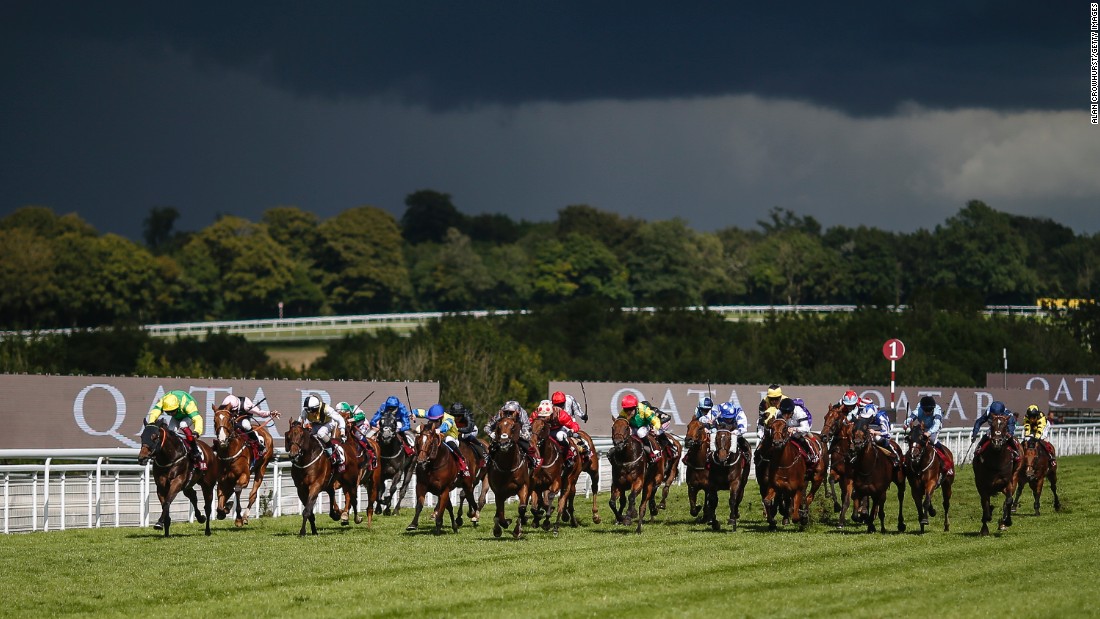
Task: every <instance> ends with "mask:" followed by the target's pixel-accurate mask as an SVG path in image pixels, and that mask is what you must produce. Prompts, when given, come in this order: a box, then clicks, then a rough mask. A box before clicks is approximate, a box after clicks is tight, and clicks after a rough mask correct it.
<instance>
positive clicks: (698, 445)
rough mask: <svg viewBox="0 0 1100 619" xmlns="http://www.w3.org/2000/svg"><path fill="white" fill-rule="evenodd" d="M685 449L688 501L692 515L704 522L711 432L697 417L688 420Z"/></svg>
mask: <svg viewBox="0 0 1100 619" xmlns="http://www.w3.org/2000/svg"><path fill="white" fill-rule="evenodd" d="M684 449H686V450H687V457H685V458H684V460H685V462H684V465H685V467H686V469H687V474H686V475H685V477H686V481H687V487H688V503H689V504H690V505H691V515H692V516H693V517H696V518H698V521H699V522H703V518H702V516H700V512H701V511H702V510H703V505H704V503H705V502H706V490H707V486H708V485H709V484H710V472H709V469H708V468H707V457H708V456H709V452H710V433H709V432H708V431H707V428H706V426H704V425H703V424H702V423H700V422H699V420H698V419H697V418H694V417H693V418H692V420H691V421H690V422H688V427H687V433H686V434H685V435H684ZM700 490H702V491H703V495H704V496H703V503H699V502H698V497H699V491H700Z"/></svg>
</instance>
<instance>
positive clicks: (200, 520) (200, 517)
mask: <svg viewBox="0 0 1100 619" xmlns="http://www.w3.org/2000/svg"><path fill="white" fill-rule="evenodd" d="M195 522H198V523H199V524H204V523H205V522H206V516H203V515H202V514H195Z"/></svg>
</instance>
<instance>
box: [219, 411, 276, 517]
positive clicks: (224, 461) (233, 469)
mask: <svg viewBox="0 0 1100 619" xmlns="http://www.w3.org/2000/svg"><path fill="white" fill-rule="evenodd" d="M210 407H211V408H212V409H214V452H215V453H216V454H217V455H218V462H219V465H218V468H219V469H220V470H221V477H220V478H219V479H218V512H217V513H218V520H222V519H224V518H225V517H226V515H228V512H229V508H228V507H227V506H226V503H227V501H228V500H229V497H230V496H231V495H232V496H233V497H234V498H235V503H236V509H237V517H236V519H235V520H234V524H235V525H236V526H238V527H241V526H244V525H246V524H248V513H249V511H251V510H252V506H253V505H255V504H256V495H257V494H259V492H260V485H261V484H263V482H264V474H265V473H266V472H267V464H268V463H269V462H271V460H272V459H273V458H274V457H275V447H274V443H272V442H271V434H270V433H268V431H267V430H265V429H264V428H263V427H262V426H259V425H257V426H256V428H255V431H256V433H257V434H259V435H261V436H263V437H264V450H263V452H261V453H260V454H259V458H258V459H256V460H255V461H254V463H253V458H252V453H251V452H252V448H251V446H249V444H248V439H246V438H245V437H244V435H243V434H242V433H241V432H239V431H238V429H237V424H235V423H233V419H232V411H231V409H230V408H229V407H228V406H222V407H220V408H216V407H214V405H213V404H211V405H210ZM253 470H255V471H256V474H255V478H254V479H255V481H253V483H252V490H251V491H249V493H248V506H247V507H245V508H244V510H243V512H242V510H241V491H242V490H244V488H245V487H246V486H248V482H249V480H250V479H253V475H252V471H253Z"/></svg>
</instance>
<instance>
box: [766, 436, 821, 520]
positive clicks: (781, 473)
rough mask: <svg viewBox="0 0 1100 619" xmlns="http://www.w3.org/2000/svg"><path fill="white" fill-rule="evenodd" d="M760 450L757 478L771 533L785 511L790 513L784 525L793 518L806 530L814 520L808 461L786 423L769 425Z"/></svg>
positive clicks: (786, 516) (785, 518) (787, 514)
mask: <svg viewBox="0 0 1100 619" xmlns="http://www.w3.org/2000/svg"><path fill="white" fill-rule="evenodd" d="M757 451H759V452H762V453H761V454H760V460H759V462H758V463H757V469H756V476H757V481H758V482H759V483H760V496H761V500H762V501H763V504H764V515H765V517H766V518H767V520H768V530H769V531H774V530H776V522H775V516H776V512H777V511H779V510H780V509H781V508H782V509H784V510H786V514H785V517H784V524H786V522H787V518H788V517H789V518H791V519H793V520H794V522H796V523H798V528H799V530H805V528H806V524H807V522H809V519H810V509H809V505H808V504H807V503H806V485H807V484H806V477H807V475H806V473H807V467H806V459H805V458H803V457H802V451H801V450H800V449H799V447H798V446H797V445H795V444H794V442H793V441H792V440H791V431H790V428H788V427H787V422H786V421H785V420H783V419H772V420H771V421H769V422H768V424H767V427H766V430H765V432H764V441H763V442H761V444H760V446H759V447H758V449H757Z"/></svg>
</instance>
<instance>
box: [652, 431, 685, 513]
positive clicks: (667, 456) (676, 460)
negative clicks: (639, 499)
mask: <svg viewBox="0 0 1100 619" xmlns="http://www.w3.org/2000/svg"><path fill="white" fill-rule="evenodd" d="M663 436H664V437H665V438H666V439H668V445H667V446H666V447H665V448H664V464H665V470H664V471H663V477H664V480H663V481H661V502H660V503H658V504H657V509H667V505H666V503H665V502H666V501H667V500H668V491H669V488H670V487H671V486H672V482H674V481H676V480H677V479H679V477H680V466H679V464H680V456H681V455H683V452H684V446H683V445H682V444H681V443H680V441H679V440H678V439H677V438H676V437H675V436H673V435H672V434H670V433H668V432H665V433H664V435H663ZM657 442H658V444H659V443H660V442H661V441H660V439H658V440H657Z"/></svg>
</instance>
